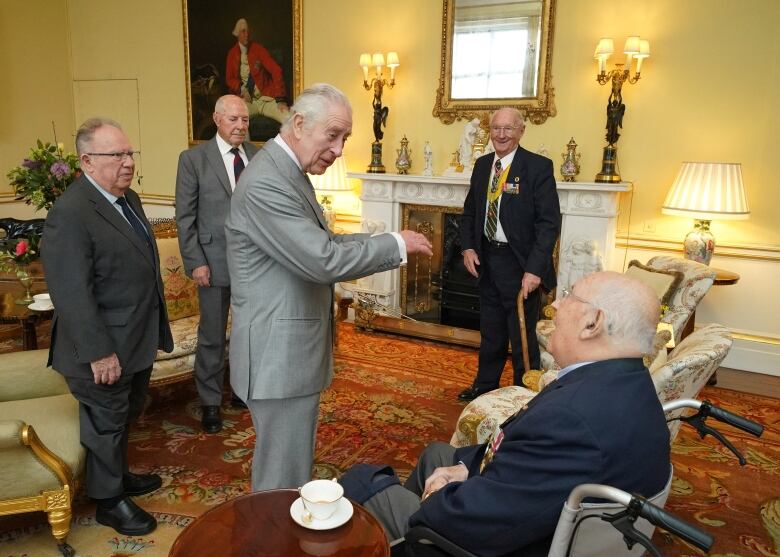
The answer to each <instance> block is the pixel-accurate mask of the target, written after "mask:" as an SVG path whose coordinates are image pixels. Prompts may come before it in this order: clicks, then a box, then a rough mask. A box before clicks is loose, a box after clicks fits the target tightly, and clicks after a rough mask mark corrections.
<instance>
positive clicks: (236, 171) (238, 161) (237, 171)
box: [230, 147, 244, 184]
mask: <svg viewBox="0 0 780 557" xmlns="http://www.w3.org/2000/svg"><path fill="white" fill-rule="evenodd" d="M230 152H231V153H233V176H235V177H236V184H238V179H239V177H240V176H241V173H242V172H243V171H244V159H242V158H241V153H240V152H239V150H238V147H233V148H232V149H231V150H230Z"/></svg>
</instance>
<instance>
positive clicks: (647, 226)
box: [642, 220, 655, 234]
mask: <svg viewBox="0 0 780 557" xmlns="http://www.w3.org/2000/svg"><path fill="white" fill-rule="evenodd" d="M642 232H645V233H647V234H655V223H654V222H653V221H651V220H646V221H644V223H643V225H642Z"/></svg>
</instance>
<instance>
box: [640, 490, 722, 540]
mask: <svg viewBox="0 0 780 557" xmlns="http://www.w3.org/2000/svg"><path fill="white" fill-rule="evenodd" d="M631 506H633V507H634V508H637V509H638V511H639V516H641V517H642V518H645V519H647V520H648V521H649V522H651V523H652V524H655V525H656V526H660V527H661V528H663V529H664V530H667V531H669V532H671V533H672V534H675V535H677V536H679V537H681V538H682V539H684V540H685V541H687V542H689V543H691V544H693V545H695V546H696V547H698V548H699V549H701V550H702V551H709V549H710V547H712V544H713V543H715V538H714V537H713V536H712V535H710V534H708V533H707V532H705V531H704V530H700V529H699V528H697V527H696V526H693V525H692V524H688V523H687V522H685V521H684V520H680V519H679V518H677V517H676V516H674V515H672V514H669V513H668V512H666V511H665V510H663V509H661V508H660V507H657V506H655V505H653V504H652V503H651V502H649V501H648V500H646V499H645V498H644V497H642V496H641V495H634V496H633V497H632V501H631Z"/></svg>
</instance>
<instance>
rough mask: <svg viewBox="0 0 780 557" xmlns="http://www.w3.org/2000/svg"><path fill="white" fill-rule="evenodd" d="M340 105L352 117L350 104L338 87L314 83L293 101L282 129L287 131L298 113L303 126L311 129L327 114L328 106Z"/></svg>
mask: <svg viewBox="0 0 780 557" xmlns="http://www.w3.org/2000/svg"><path fill="white" fill-rule="evenodd" d="M334 104H336V105H341V106H343V107H344V108H346V109H347V112H349V116H350V118H351V117H352V105H351V104H350V103H349V99H348V98H347V96H346V95H345V94H344V93H342V92H341V91H340V90H339V89H337V88H336V87H334V86H333V85H330V84H328V83H315V84H314V85H312V86H311V87H309V88H308V89H305V90H304V91H303V92H302V93H301V94H300V95H298V98H297V99H295V103H294V104H293V105H292V107H290V113H289V115H288V116H287V119H286V120H285V121H284V123H283V124H282V131H283V132H287V131H289V130H290V127H291V126H292V121H293V117H294V116H295V115H296V114H300V115H301V116H302V117H303V127H304V128H305V129H311V127H312V126H313V125H314V124H316V123H317V122H321V121H322V120H323V119H325V117H326V116H327V114H328V107H329V106H331V105H334Z"/></svg>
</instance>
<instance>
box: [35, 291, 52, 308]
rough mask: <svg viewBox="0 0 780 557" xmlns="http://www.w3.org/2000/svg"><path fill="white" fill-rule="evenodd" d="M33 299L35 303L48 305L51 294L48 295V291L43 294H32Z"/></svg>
mask: <svg viewBox="0 0 780 557" xmlns="http://www.w3.org/2000/svg"><path fill="white" fill-rule="evenodd" d="M33 300H35V303H36V304H40V305H42V306H48V305H49V304H51V296H49V293H48V292H44V293H43V294H35V295H34V296H33Z"/></svg>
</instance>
